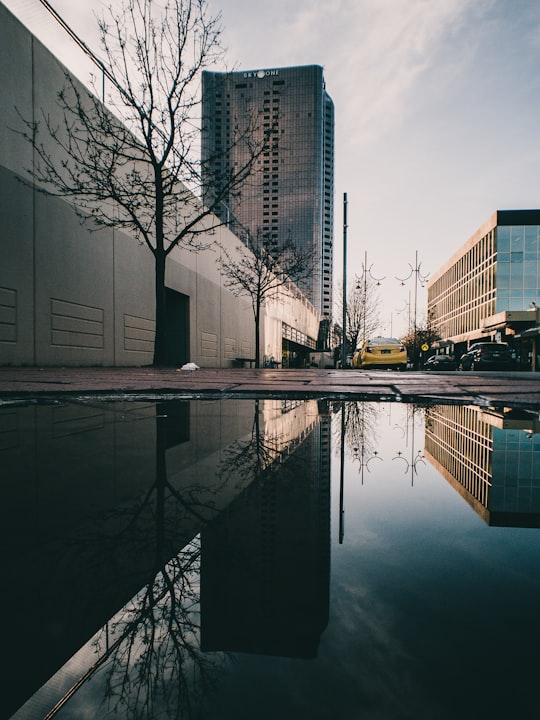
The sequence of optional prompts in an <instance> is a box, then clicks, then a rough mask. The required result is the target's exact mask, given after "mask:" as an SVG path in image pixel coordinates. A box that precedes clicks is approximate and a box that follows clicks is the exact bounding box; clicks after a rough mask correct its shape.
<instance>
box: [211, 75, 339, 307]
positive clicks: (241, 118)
mask: <svg viewBox="0 0 540 720" xmlns="http://www.w3.org/2000/svg"><path fill="white" fill-rule="evenodd" d="M202 98H203V104H202V117H203V122H202V159H203V166H204V167H206V177H205V178H204V181H205V187H206V191H207V192H210V193H211V192H212V188H211V185H212V183H214V182H215V178H216V177H218V178H219V177H220V176H221V177H225V176H226V175H227V174H228V173H230V172H231V171H232V172H233V171H234V168H235V167H237V168H238V167H242V165H243V164H244V162H245V156H244V157H243V155H242V154H243V153H248V152H249V149H248V147H247V145H246V144H239V145H238V146H236V145H235V144H234V142H233V141H232V138H233V136H234V135H235V133H236V134H237V133H239V132H240V133H241V132H242V130H243V129H245V128H247V126H248V124H249V123H250V122H252V121H253V119H254V118H257V122H258V126H259V137H261V135H260V133H262V132H267V133H268V141H267V143H266V145H265V148H264V151H263V153H262V154H261V156H260V157H259V158H258V160H257V162H256V165H255V168H254V170H253V171H252V173H251V175H250V176H249V178H248V179H246V180H245V181H244V182H243V183H242V186H241V188H240V193H239V194H235V195H234V196H233V195H231V196H229V197H228V198H227V200H226V202H224V203H223V211H222V219H223V220H224V221H225V220H227V218H228V219H229V222H230V227H231V229H232V230H233V231H234V232H235V233H236V234H238V235H239V237H243V236H245V232H246V231H248V232H249V233H250V234H251V236H252V237H262V239H263V241H264V243H265V245H266V247H267V249H268V250H269V251H270V252H272V248H279V247H280V245H283V244H285V243H287V242H290V241H292V242H293V243H294V245H295V246H296V247H297V248H298V249H299V250H301V251H303V252H305V253H309V255H310V257H311V262H312V272H311V274H310V277H309V278H308V279H307V280H305V281H301V282H299V283H298V285H299V287H300V288H301V289H302V290H303V292H304V293H305V294H306V296H307V297H308V298H309V300H310V301H311V302H312V303H313V305H314V306H315V307H316V308H317V310H318V311H319V312H320V313H321V315H322V317H323V319H325V320H328V321H329V320H330V319H331V316H332V266H333V214H334V213H333V209H334V106H333V102H332V100H331V98H330V96H329V95H328V93H327V92H326V88H325V82H324V78H323V69H322V68H321V67H319V66H318V65H308V66H301V67H288V68H274V69H261V70H253V71H249V72H232V73H218V72H208V71H205V72H204V73H203V95H202ZM212 158H213V161H212V162H211V163H210V162H209V161H210V159H212Z"/></svg>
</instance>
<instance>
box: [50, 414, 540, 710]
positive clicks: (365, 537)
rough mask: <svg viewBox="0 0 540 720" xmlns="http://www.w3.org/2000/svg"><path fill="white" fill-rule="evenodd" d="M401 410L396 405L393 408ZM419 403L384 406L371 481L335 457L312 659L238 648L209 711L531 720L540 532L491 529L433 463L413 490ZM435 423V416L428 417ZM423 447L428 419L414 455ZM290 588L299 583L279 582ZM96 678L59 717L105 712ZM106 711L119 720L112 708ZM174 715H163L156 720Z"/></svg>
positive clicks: (538, 634)
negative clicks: (408, 427)
mask: <svg viewBox="0 0 540 720" xmlns="http://www.w3.org/2000/svg"><path fill="white" fill-rule="evenodd" d="M386 409H388V408H386ZM405 412H406V408H405V407H403V406H400V405H394V406H393V407H392V408H391V416H389V415H388V414H385V413H384V412H383V413H381V414H380V417H379V421H378V423H377V424H376V427H375V437H374V441H373V447H374V448H376V449H377V451H378V452H379V453H380V455H381V457H382V458H383V461H382V462H375V463H372V464H371V465H370V469H371V471H370V472H368V473H365V474H364V483H363V484H362V483H361V480H360V475H359V471H358V470H359V469H358V462H354V461H353V460H352V459H351V458H350V457H347V459H346V462H345V468H344V470H345V472H344V510H345V533H344V539H343V543H342V544H340V543H339V541H338V540H339V532H338V518H339V496H340V493H339V481H340V458H339V453H333V455H332V466H333V467H332V496H331V512H332V528H331V587H330V619H329V623H328V626H327V628H326V629H325V631H324V632H323V634H322V638H321V643H320V646H319V651H318V656H317V658H316V659H313V660H307V661H304V660H298V659H295V658H279V657H266V656H255V655H249V654H241V653H237V654H234V655H233V656H232V657H231V660H230V661H229V662H228V663H227V665H226V668H225V670H224V672H223V673H221V674H220V675H219V676H217V677H216V682H217V692H216V695H215V697H214V698H213V699H211V698H210V696H208V697H207V700H206V702H205V708H204V711H202V712H201V713H200V714H198V713H195V714H194V717H197V718H199V719H200V720H229V719H230V720H233V719H234V720H244V719H245V720H247V719H248V718H249V719H250V720H252V719H253V718H257V720H276V719H278V718H279V720H289V719H290V720H293V719H294V720H304V719H306V720H307V719H309V720H328V718H338V717H339V718H344V719H345V718H346V719H347V720H349V719H352V720H356V719H357V718H358V719H359V720H409V719H412V718H414V719H415V720H456V718H459V720H473V719H474V720H482V719H483V718H489V719H490V720H499V718H500V719H501V720H502V718H504V720H507V719H508V718H519V720H532V719H533V718H535V720H536V718H537V717H538V716H539V713H538V708H539V707H540V702H537V699H536V690H535V688H536V682H537V671H538V661H537V654H536V652H537V648H538V646H539V643H540V627H539V623H538V621H537V608H538V599H539V597H540V552H539V551H540V530H531V529H519V528H497V527H489V526H487V525H486V524H485V523H484V522H483V520H482V519H481V518H480V517H479V516H478V515H477V514H476V513H475V512H474V511H473V510H472V509H471V508H470V507H469V505H468V504H467V503H466V502H465V501H464V500H463V499H462V498H461V497H460V496H459V495H458V494H457V493H456V492H455V490H454V489H453V488H452V487H451V486H450V485H449V484H448V483H447V482H446V480H444V479H443V478H442V477H441V476H440V475H439V474H438V473H437V471H436V470H435V469H434V468H433V467H432V466H431V465H430V464H428V463H419V464H418V465H417V473H416V474H415V475H414V484H413V485H411V476H410V473H409V472H405V469H406V468H405V463H404V462H403V461H394V460H392V458H393V457H396V453H397V451H398V450H401V452H403V454H406V451H407V449H408V448H410V447H411V446H412V442H411V444H410V445H407V440H406V437H408V439H409V441H411V440H412V436H411V434H409V435H408V436H406V434H403V433H402V432H401V431H397V430H396V424H397V425H403V421H404V418H405V415H400V413H405ZM420 420H422V418H420ZM421 449H423V429H422V423H421V422H420V423H419V425H418V426H417V431H416V433H415V451H417V450H421ZM278 591H279V592H281V593H287V591H288V588H287V587H282V588H279V589H278ZM99 682H100V678H99V676H97V677H96V678H95V679H94V680H93V681H92V682H91V683H89V684H88V686H85V687H84V688H83V689H82V691H81V692H79V693H78V694H77V695H76V697H75V698H74V699H73V701H71V702H70V703H69V704H68V706H66V708H65V709H64V710H63V711H62V712H61V713H60V714H59V715H58V717H59V718H61V719H62V720H81V719H82V720H85V719H86V718H94V717H95V714H94V713H95V708H96V707H97V706H98V705H99V702H100V701H101V700H102V699H103V696H102V688H101V687H100V686H99ZM101 717H103V718H106V717H107V715H105V714H104V715H102V716H101ZM161 718H164V719H165V718H167V720H168V718H169V716H167V715H166V714H165V713H162V714H161V715H160V714H159V712H158V711H157V710H155V712H154V714H153V715H152V720H161Z"/></svg>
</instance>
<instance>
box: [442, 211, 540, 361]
mask: <svg viewBox="0 0 540 720" xmlns="http://www.w3.org/2000/svg"><path fill="white" fill-rule="evenodd" d="M537 308H540V210H498V211H496V212H495V213H493V215H492V216H491V217H490V218H489V219H488V220H487V221H486V222H485V223H484V224H483V225H482V226H481V227H480V228H479V229H478V230H477V231H476V232H475V233H474V234H473V235H472V236H471V237H470V238H469V240H468V241H467V242H466V243H465V244H464V245H463V246H462V247H461V248H460V249H459V250H458V251H457V252H456V253H455V254H454V255H453V256H452V257H451V258H450V260H449V261H448V262H447V263H446V264H445V265H444V266H443V267H442V268H441V269H440V270H439V271H438V272H437V273H435V275H433V277H432V278H431V279H430V281H429V283H428V317H429V319H430V322H431V324H432V325H433V327H434V328H435V329H436V330H437V331H438V334H439V335H440V337H441V338H442V339H443V340H445V341H447V342H448V343H449V344H450V345H453V346H454V348H455V349H456V351H457V352H458V354H461V352H462V351H464V350H466V349H467V347H468V346H469V345H470V344H471V343H472V342H478V341H481V340H485V341H491V340H494V341H503V342H508V343H509V344H510V345H512V347H513V348H514V349H515V351H516V355H517V358H518V361H519V362H520V364H521V366H530V367H531V369H537V367H538V361H537V359H536V355H537V353H536V344H537V338H538V335H539V333H540V327H539V326H540V314H539V310H538V309H537Z"/></svg>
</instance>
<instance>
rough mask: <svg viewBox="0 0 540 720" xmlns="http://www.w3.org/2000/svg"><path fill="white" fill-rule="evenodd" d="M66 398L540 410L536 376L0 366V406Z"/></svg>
mask: <svg viewBox="0 0 540 720" xmlns="http://www.w3.org/2000/svg"><path fill="white" fill-rule="evenodd" d="M58 394H61V395H62V396H63V397H66V396H72V397H80V396H88V395H90V396H96V397H101V398H110V397H111V396H112V397H114V398H120V397H128V398H129V397H137V398H147V399H148V398H150V399H154V398H157V399H159V398H170V397H222V398H224V397H229V396H236V397H246V398H251V397H265V398H272V397H274V398H276V397H284V396H286V397H295V398H304V399H306V398H325V397H333V398H338V399H354V400H388V401H398V402H417V403H418V402H420V403H437V402H444V403H454V402H456V403H460V404H461V403H468V404H474V405H481V406H492V407H504V406H506V405H509V406H512V407H532V408H535V407H540V373H499V372H480V373H471V372H467V373H462V372H447V373H442V372H437V373H434V372H393V371H360V370H319V369H312V368H309V369H305V370H288V369H287V370H283V369H278V370H269V369H261V370H258V369H247V368H245V369H215V370H214V369H201V370H196V371H184V370H181V369H179V368H178V369H177V368H168V369H157V368H152V367H142V368H101V367H99V368H8V367H3V368H0V404H5V403H8V402H9V403H12V402H17V401H19V400H23V401H28V400H29V399H30V398H32V399H34V400H41V401H43V402H46V401H47V400H54V398H55V397H56V396H58Z"/></svg>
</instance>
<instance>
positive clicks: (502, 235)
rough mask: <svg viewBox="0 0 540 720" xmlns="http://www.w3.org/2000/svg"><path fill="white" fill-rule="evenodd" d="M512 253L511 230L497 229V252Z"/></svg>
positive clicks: (507, 228) (506, 228) (505, 228)
mask: <svg viewBox="0 0 540 720" xmlns="http://www.w3.org/2000/svg"><path fill="white" fill-rule="evenodd" d="M501 250H502V251H503V252H509V251H510V228H509V227H501V226H499V227H497V251H501Z"/></svg>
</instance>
